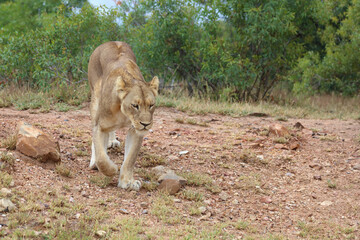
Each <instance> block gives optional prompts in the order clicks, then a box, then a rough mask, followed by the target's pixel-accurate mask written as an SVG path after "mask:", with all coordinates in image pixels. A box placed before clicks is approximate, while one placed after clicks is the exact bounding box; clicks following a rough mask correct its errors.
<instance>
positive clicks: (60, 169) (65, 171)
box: [55, 163, 73, 178]
mask: <svg viewBox="0 0 360 240" xmlns="http://www.w3.org/2000/svg"><path fill="white" fill-rule="evenodd" d="M55 171H56V172H57V173H58V174H60V175H61V176H63V177H68V178H70V177H73V173H72V172H71V170H70V168H68V167H67V166H65V165H64V164H63V163H60V164H57V165H56V167H55Z"/></svg>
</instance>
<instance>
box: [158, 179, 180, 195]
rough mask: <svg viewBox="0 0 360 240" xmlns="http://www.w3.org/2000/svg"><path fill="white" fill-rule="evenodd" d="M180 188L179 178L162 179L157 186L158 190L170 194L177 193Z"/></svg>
mask: <svg viewBox="0 0 360 240" xmlns="http://www.w3.org/2000/svg"><path fill="white" fill-rule="evenodd" d="M180 188H181V183H180V181H179V180H176V179H164V180H162V181H161V183H160V185H159V186H158V189H159V190H163V191H166V192H168V193H169V194H171V195H173V194H175V193H177V192H178V191H179V190H180Z"/></svg>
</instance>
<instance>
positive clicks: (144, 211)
mask: <svg viewBox="0 0 360 240" xmlns="http://www.w3.org/2000/svg"><path fill="white" fill-rule="evenodd" d="M148 212H149V211H148V210H147V209H144V210H143V211H142V212H141V213H142V214H148Z"/></svg>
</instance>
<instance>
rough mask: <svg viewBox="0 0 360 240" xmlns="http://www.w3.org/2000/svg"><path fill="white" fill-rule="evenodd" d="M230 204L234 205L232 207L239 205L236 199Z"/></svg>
mask: <svg viewBox="0 0 360 240" xmlns="http://www.w3.org/2000/svg"><path fill="white" fill-rule="evenodd" d="M231 203H232V204H234V205H238V204H239V201H238V200H236V199H234V200H233V201H232V202H231Z"/></svg>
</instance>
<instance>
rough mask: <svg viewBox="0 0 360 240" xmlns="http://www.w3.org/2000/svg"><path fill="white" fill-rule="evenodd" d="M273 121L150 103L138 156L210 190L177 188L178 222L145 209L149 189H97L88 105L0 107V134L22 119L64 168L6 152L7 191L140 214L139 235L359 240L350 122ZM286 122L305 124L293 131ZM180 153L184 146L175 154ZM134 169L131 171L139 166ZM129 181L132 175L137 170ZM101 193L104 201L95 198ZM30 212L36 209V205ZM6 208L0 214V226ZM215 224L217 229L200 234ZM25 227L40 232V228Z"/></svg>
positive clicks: (357, 160)
mask: <svg viewBox="0 0 360 240" xmlns="http://www.w3.org/2000/svg"><path fill="white" fill-rule="evenodd" d="M279 120H282V119H277V120H276V119H275V118H272V117H240V118H233V117H229V116H221V115H214V114H208V115H202V116H199V115H192V114H189V113H184V112H180V111H177V110H175V109H173V108H158V109H157V110H156V112H155V116H154V126H153V129H152V131H151V132H150V133H149V134H148V135H146V138H145V140H144V142H143V147H142V154H141V155H140V159H141V158H142V157H143V156H144V154H154V155H159V156H162V157H163V158H164V159H165V160H166V163H165V166H166V167H168V168H170V169H173V170H174V171H176V172H177V173H191V174H197V175H200V176H210V177H211V178H212V179H213V182H212V184H213V185H214V186H215V188H217V189H213V188H211V187H209V185H207V186H205V185H201V184H199V185H198V186H196V184H195V185H187V186H185V187H184V189H183V190H182V192H183V191H185V190H188V191H192V192H197V193H199V194H201V196H202V197H201V200H200V201H196V202H194V200H191V199H190V200H189V199H187V198H186V197H183V196H184V194H182V192H180V193H178V194H177V195H175V196H171V199H172V200H173V201H174V206H175V209H176V212H174V214H178V215H179V219H180V220H179V221H175V222H171V221H164V220H163V219H162V218H161V217H159V216H160V215H158V214H154V211H153V208H154V201H155V200H156V199H157V198H158V197H159V193H158V192H157V191H156V190H155V191H148V190H146V189H144V188H143V189H141V190H140V192H133V191H126V190H122V189H120V188H117V187H116V184H117V179H116V178H114V179H113V180H112V182H111V183H110V184H109V185H107V186H106V187H104V188H101V187H99V186H98V185H96V184H94V183H93V182H91V181H90V179H91V177H94V176H98V175H99V176H100V173H98V172H97V171H96V170H89V169H88V164H89V161H90V154H91V149H90V143H91V140H90V139H91V134H90V133H91V129H90V116H89V110H88V107H85V108H83V109H81V110H76V111H69V112H50V113H39V112H36V111H34V110H32V111H30V110H29V111H16V110H14V109H9V108H2V109H0V139H3V138H6V137H7V136H8V135H9V134H11V133H14V132H15V131H16V126H17V124H18V122H19V121H25V122H28V123H31V124H33V125H34V126H36V127H38V128H40V129H42V130H43V131H44V132H46V133H48V134H50V135H52V136H53V137H54V138H55V139H56V140H57V141H58V142H59V144H60V148H61V158H62V163H63V164H64V165H65V166H66V167H68V168H69V169H70V170H71V172H72V174H73V176H72V177H71V178H68V177H64V176H61V175H59V174H58V173H57V172H56V171H55V170H54V168H53V167H51V166H44V165H41V164H39V163H37V162H36V161H34V160H31V159H29V158H27V157H25V156H23V155H21V154H19V153H17V152H16V151H12V152H13V154H14V155H15V156H16V158H17V160H16V162H15V167H14V170H13V172H12V176H13V179H14V186H13V187H12V188H11V189H13V190H14V191H21V192H23V193H28V194H30V193H32V194H37V193H39V194H40V192H44V191H45V192H46V191H48V190H50V191H52V190H54V191H57V192H58V194H59V195H61V196H63V197H64V198H65V199H68V201H69V203H70V204H71V203H72V202H76V203H82V204H83V205H84V206H85V207H84V209H85V210H80V212H79V213H80V214H86V209H87V208H90V207H94V208H98V209H99V211H102V210H101V209H103V208H105V207H106V211H108V212H109V213H110V214H111V218H121V217H122V216H124V217H127V218H129V217H134V218H140V219H141V220H142V224H143V231H142V232H141V233H139V235H138V237H139V238H151V239H163V238H164V239H169V238H173V239H183V238H187V239H192V237H189V235H188V234H189V232H188V230H186V229H188V228H189V229H192V230H191V231H193V232H192V234H193V235H191V236H197V233H198V234H199V235H198V236H197V237H195V238H208V239H225V238H226V239H242V238H246V237H248V238H249V239H259V238H266V239H277V238H279V239H282V238H285V239H286V238H288V239H360V170H359V168H358V167H359V164H360V142H359V141H360V140H359V136H360V121H359V120H348V121H341V120H314V119H285V121H279ZM296 122H300V123H301V124H302V125H303V126H304V127H305V128H306V129H305V130H300V129H297V128H295V127H294V125H295V123H296ZM274 123H279V124H282V125H284V126H286V127H287V128H288V129H289V130H290V132H291V134H292V136H291V137H288V138H280V137H277V136H273V135H272V134H269V132H268V128H269V126H270V125H271V124H274ZM125 135H126V130H119V131H118V132H117V136H118V139H119V140H120V141H121V142H122V141H123V140H124V138H125ZM297 143H298V144H299V145H298V146H297ZM290 148H296V149H294V150H291V149H290ZM2 151H4V149H2ZM181 151H188V153H187V154H179V152H181ZM110 157H111V159H112V160H113V161H114V162H116V163H117V164H118V165H120V164H121V162H122V158H123V151H110ZM140 159H138V162H140ZM136 168H137V169H139V168H140V166H139V163H137V166H136ZM146 170H147V171H150V170H151V167H147V168H146ZM135 178H137V179H142V177H141V176H140V175H139V174H138V171H137V174H136V175H135ZM142 180H144V179H142ZM64 186H65V187H64ZM101 199H103V200H104V201H105V202H106V204H104V203H99V200H101ZM109 199H110V200H109ZM24 201H25V200H24ZM20 204H21V202H20ZM24 204H25V203H24ZM194 204H195V205H194ZM104 205H106V206H105V207H104ZM191 206H204V207H205V209H206V210H203V211H202V213H192V212H191V211H190V210H189V209H190V208H191ZM18 207H19V206H18ZM34 214H37V215H46V209H44V210H43V209H41V210H39V211H37V212H36V213H34ZM10 215H11V213H6V214H0V223H1V222H6V221H7V219H9V217H10ZM74 219H75V220H73V221H76V218H74ZM242 223H243V225H241V224H242ZM221 224H222V225H221ZM25 225H26V224H25ZM219 226H220V230H219V232H215V233H214V232H213V234H214V235H206V233H207V232H211V230H212V228H213V229H215V228H216V229H219ZM19 227H21V226H19ZM3 228H4V227H3ZM35 229H37V230H38V231H40V232H46V231H47V230H46V228H44V227H42V226H40V225H39V226H36V227H35ZM7 231H9V232H11V231H13V230H7ZM189 231H190V230H189ZM145 236H147V237H145ZM149 236H151V237H149ZM251 237H252V238H251ZM276 237H277V238H276Z"/></svg>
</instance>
